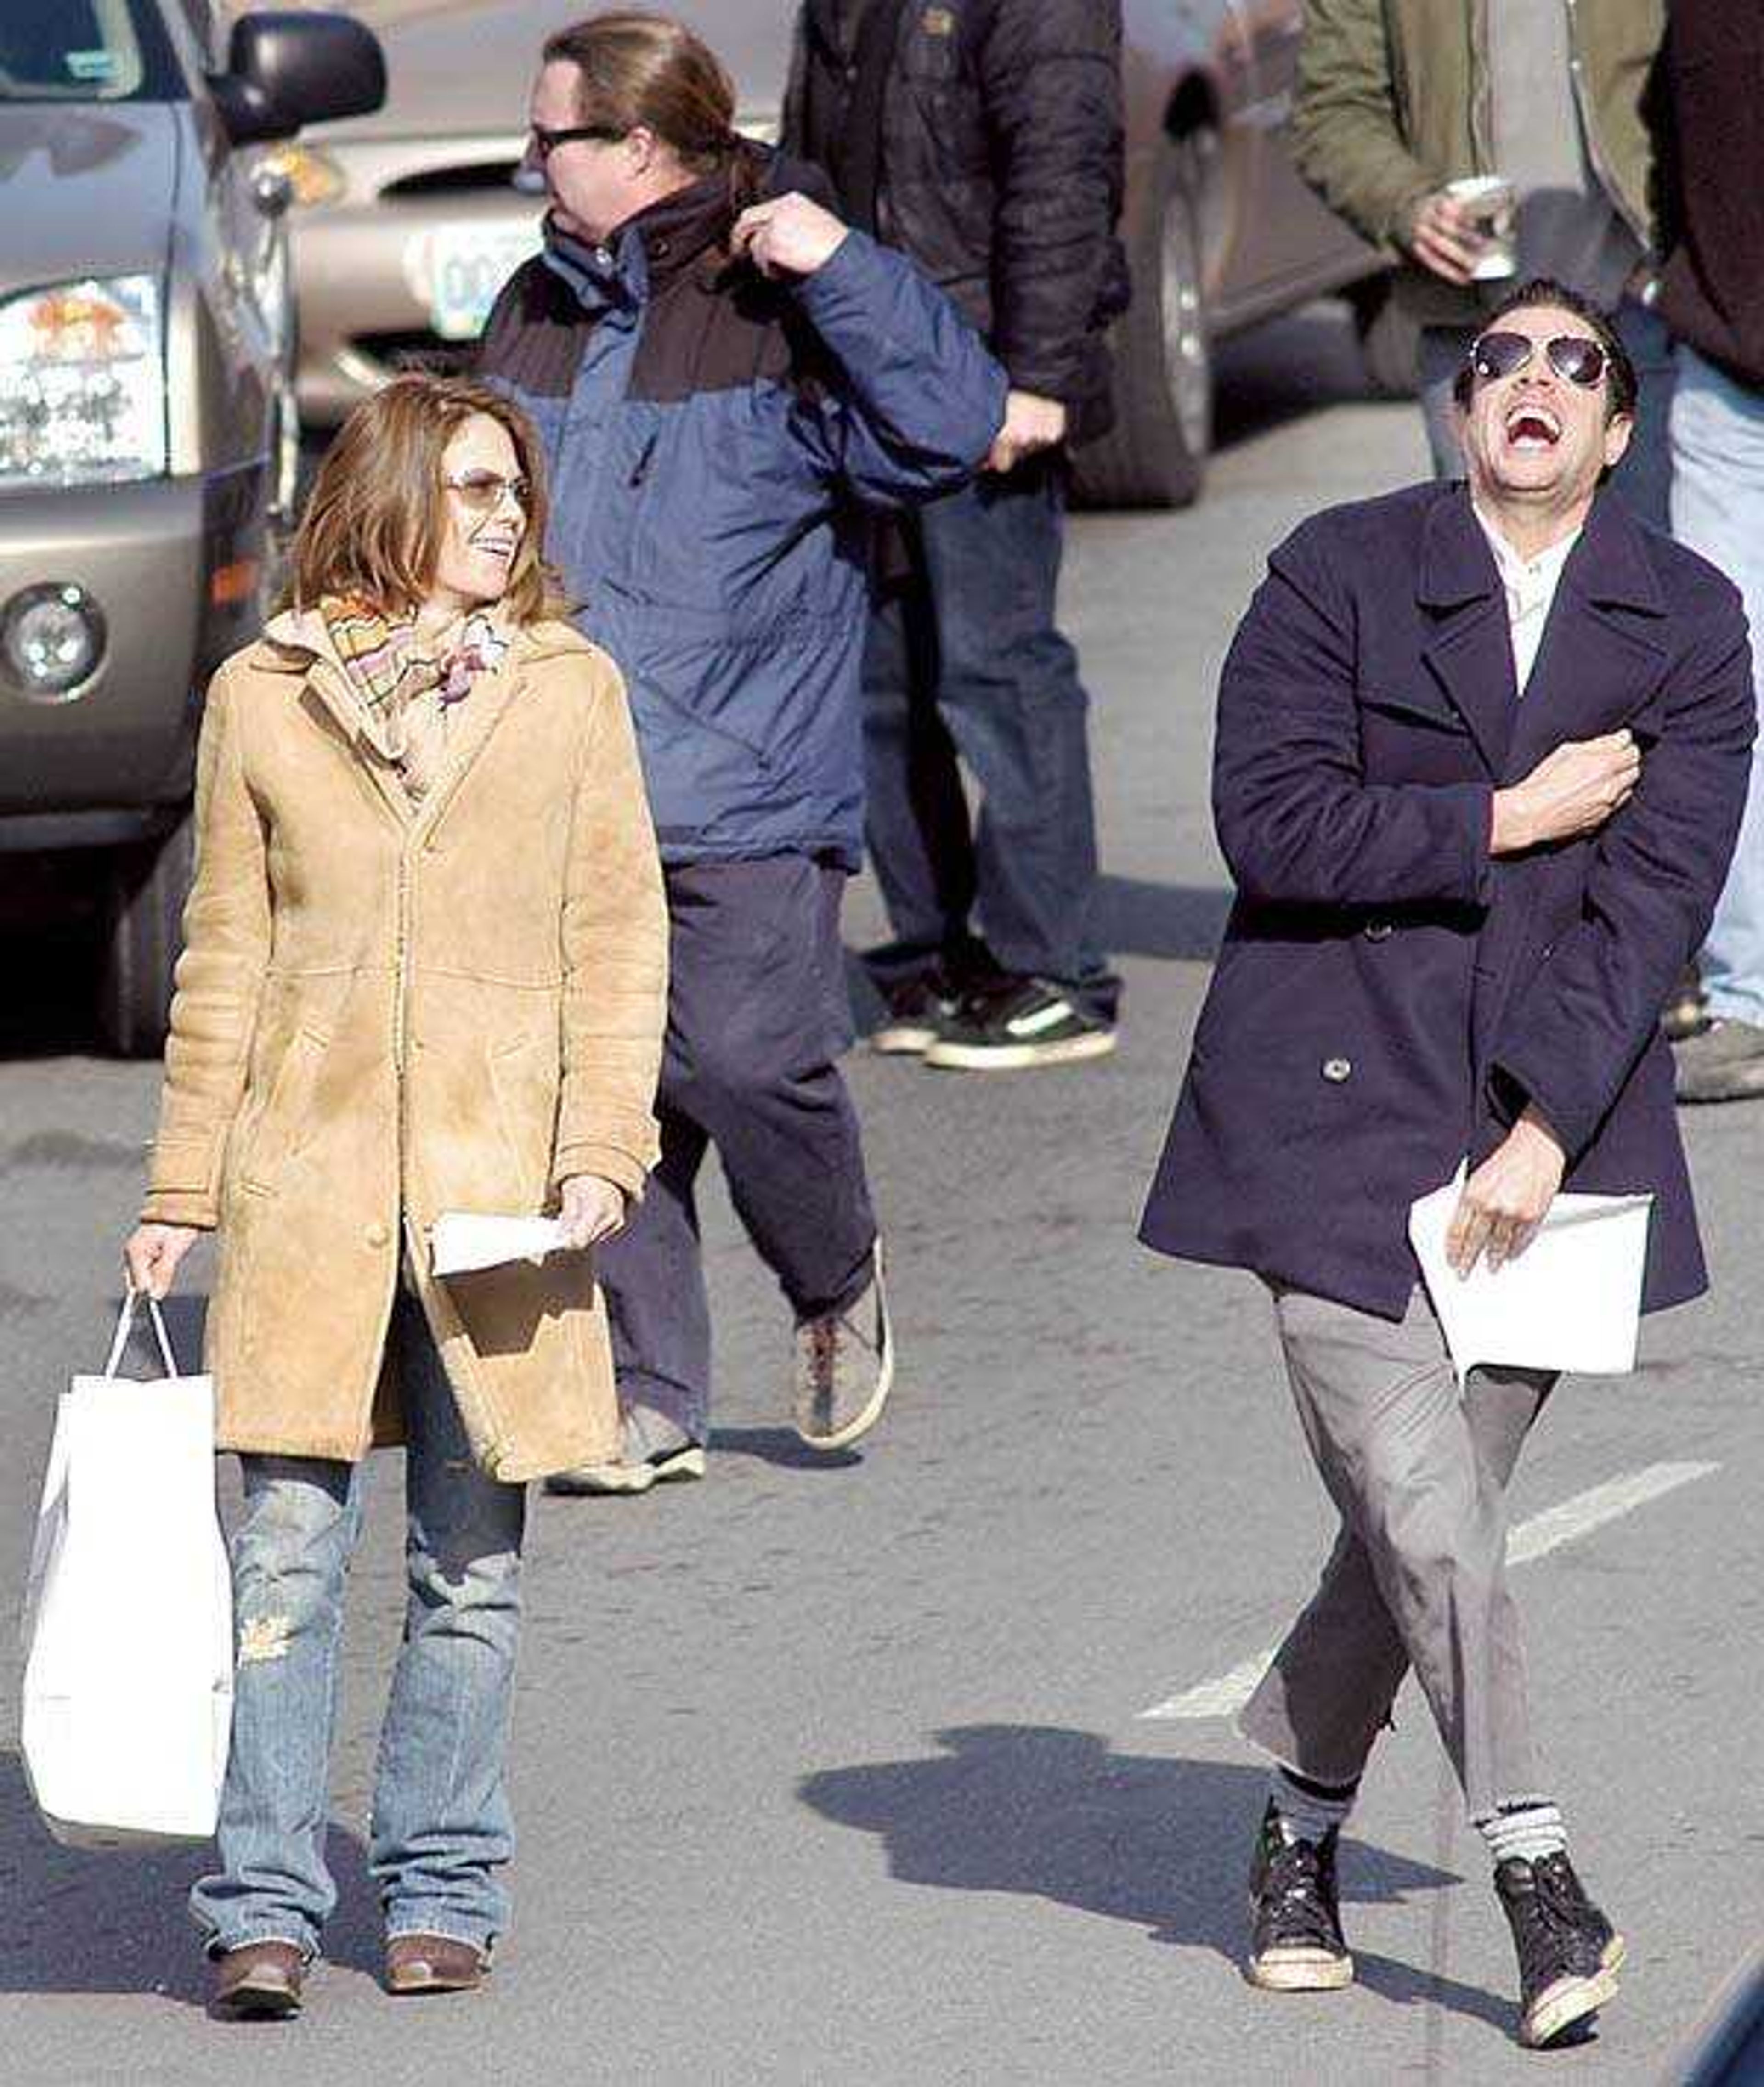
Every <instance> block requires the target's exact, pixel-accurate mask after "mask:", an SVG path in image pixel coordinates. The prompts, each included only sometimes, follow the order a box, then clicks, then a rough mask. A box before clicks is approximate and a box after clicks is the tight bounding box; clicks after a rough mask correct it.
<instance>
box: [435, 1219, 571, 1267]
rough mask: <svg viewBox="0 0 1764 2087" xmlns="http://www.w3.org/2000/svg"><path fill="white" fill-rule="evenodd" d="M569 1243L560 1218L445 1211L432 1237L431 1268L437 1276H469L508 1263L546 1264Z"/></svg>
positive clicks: (437, 1220) (436, 1224)
mask: <svg viewBox="0 0 1764 2087" xmlns="http://www.w3.org/2000/svg"><path fill="white" fill-rule="evenodd" d="M566 1244H567V1242H566V1240H565V1238H564V1236H563V1227H562V1224H561V1223H560V1222H559V1221H558V1220H557V1218H502V1217H481V1216H478V1215H476V1214H473V1213H472V1212H470V1211H466V1210H443V1211H442V1214H441V1215H440V1216H439V1217H438V1218H436V1220H435V1222H434V1225H433V1227H431V1228H430V1231H429V1259H430V1265H431V1266H432V1268H433V1270H434V1273H435V1274H437V1275H468V1274H472V1273H473V1272H474V1271H475V1270H478V1269H481V1268H500V1267H501V1266H502V1264H503V1263H504V1262H505V1261H543V1260H544V1259H545V1256H546V1255H547V1254H548V1253H562V1252H563V1251H564V1250H565V1248H566Z"/></svg>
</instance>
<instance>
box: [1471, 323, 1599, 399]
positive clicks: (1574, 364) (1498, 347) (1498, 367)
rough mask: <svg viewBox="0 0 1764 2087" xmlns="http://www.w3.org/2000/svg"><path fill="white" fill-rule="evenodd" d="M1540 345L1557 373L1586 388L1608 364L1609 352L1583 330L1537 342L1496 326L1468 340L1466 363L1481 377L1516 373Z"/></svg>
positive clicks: (1596, 384) (1596, 385)
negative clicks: (1468, 360)
mask: <svg viewBox="0 0 1764 2087" xmlns="http://www.w3.org/2000/svg"><path fill="white" fill-rule="evenodd" d="M1540 347H1541V348H1542V349H1543V351H1544V354H1545V355H1547V356H1548V357H1549V366H1550V368H1551V369H1553V370H1554V371H1555V373H1556V374H1557V376H1558V377H1560V378H1563V379H1564V380H1565V382H1568V383H1570V384H1578V385H1579V386H1582V389H1584V390H1586V391H1597V390H1598V388H1599V386H1600V385H1601V384H1602V383H1603V382H1604V374H1605V372H1606V370H1607V369H1609V367H1610V365H1611V358H1610V356H1608V354H1607V353H1606V352H1605V351H1604V348H1602V347H1601V346H1600V344H1599V343H1598V342H1597V341H1595V340H1594V339H1592V338H1591V335H1587V334H1583V333H1559V334H1557V335H1555V337H1554V338H1553V339H1550V340H1546V341H1542V342H1539V341H1535V340H1533V339H1532V338H1531V335H1529V334H1526V333H1510V332H1507V331H1505V330H1504V329H1500V328H1497V330H1496V331H1494V332H1493V333H1485V334H1483V335H1480V338H1479V339H1476V340H1474V341H1472V342H1471V347H1470V366H1471V369H1473V370H1475V372H1476V374H1477V376H1479V377H1480V378H1483V379H1484V381H1486V380H1488V379H1489V378H1495V377H1514V376H1517V375H1518V373H1519V371H1520V370H1522V369H1523V368H1524V367H1525V365H1526V364H1527V363H1528V362H1529V361H1531V356H1532V355H1533V354H1534V353H1535V351H1536V350H1537V349H1538V348H1540Z"/></svg>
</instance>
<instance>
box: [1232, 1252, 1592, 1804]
mask: <svg viewBox="0 0 1764 2087" xmlns="http://www.w3.org/2000/svg"><path fill="white" fill-rule="evenodd" d="M1275 1317H1276V1320H1277V1321H1278V1324H1279V1333H1280V1342H1281V1345H1282V1347H1283V1349H1284V1351H1285V1355H1286V1367H1287V1375H1288V1378H1289V1380H1290V1381H1291V1383H1292V1398H1293V1402H1294V1403H1295V1404H1296V1406H1297V1408H1298V1415H1299V1423H1300V1425H1301V1427H1302V1428H1304V1430H1305V1439H1306V1440H1307V1441H1308V1442H1309V1445H1310V1449H1311V1454H1312V1456H1313V1457H1314V1458H1315V1460H1316V1463H1317V1468H1318V1472H1319V1473H1320V1474H1321V1475H1322V1480H1323V1483H1324V1484H1325V1486H1326V1487H1328V1489H1329V1495H1330V1499H1331V1500H1333V1501H1334V1502H1335V1506H1336V1507H1337V1509H1339V1512H1340V1514H1341V1531H1340V1534H1339V1536H1338V1537H1337V1539H1336V1542H1335V1548H1334V1550H1333V1551H1331V1552H1330V1556H1329V1561H1328V1563H1327V1564H1326V1565H1325V1567H1324V1568H1323V1576H1322V1581H1320V1583H1319V1584H1318V1590H1317V1592H1316V1594H1314V1595H1313V1596H1312V1598H1311V1601H1310V1603H1309V1607H1307V1608H1306V1609H1305V1611H1304V1613H1303V1614H1302V1615H1301V1616H1300V1617H1299V1620H1298V1621H1297V1622H1296V1624H1294V1625H1293V1626H1292V1629H1291V1631H1290V1632H1288V1635H1287V1638H1286V1641H1285V1643H1284V1644H1283V1645H1282V1646H1281V1647H1280V1649H1279V1651H1278V1652H1277V1653H1276V1654H1275V1658H1274V1663H1273V1665H1272V1666H1271V1667H1270V1668H1269V1670H1268V1671H1267V1673H1266V1675H1264V1676H1263V1678H1262V1683H1261V1684H1260V1686H1259V1687H1258V1688H1257V1690H1256V1692H1255V1694H1254V1696H1251V1698H1250V1699H1249V1703H1248V1704H1247V1705H1245V1708H1244V1710H1243V1713H1242V1715H1241V1717H1240V1718H1239V1719H1238V1724H1237V1729H1238V1730H1239V1731H1240V1732H1241V1733H1242V1734H1243V1735H1244V1737H1245V1739H1249V1740H1250V1741H1252V1742H1253V1743H1254V1744H1255V1745H1257V1746H1258V1747H1260V1748H1262V1749H1263V1750H1264V1751H1265V1752H1267V1753H1270V1754H1271V1755H1272V1756H1274V1757H1275V1760H1276V1761H1281V1762H1283V1764H1284V1765H1286V1766H1287V1767H1288V1768H1290V1769H1296V1771H1297V1773H1299V1774H1301V1775H1304V1776H1308V1777H1310V1778H1313V1780H1314V1781H1316V1782H1325V1783H1332V1784H1337V1785H1344V1784H1347V1783H1351V1782H1356V1780H1357V1779H1358V1778H1359V1776H1360V1772H1361V1770H1362V1769H1364V1768H1365V1765H1366V1761H1367V1759H1368V1756H1369V1755H1370V1753H1371V1752H1372V1747H1373V1741H1374V1740H1375V1739H1377V1735H1378V1733H1379V1731H1380V1729H1381V1728H1382V1726H1384V1725H1385V1724H1386V1723H1387V1722H1389V1718H1390V1705H1391V1704H1392V1703H1393V1702H1394V1701H1395V1698H1396V1692H1397V1690H1398V1689H1399V1687H1400V1686H1401V1685H1402V1682H1403V1676H1404V1675H1405V1674H1407V1671H1409V1669H1410V1667H1413V1668H1414V1670H1415V1674H1416V1679H1418V1680H1419V1681H1420V1684H1421V1688H1422V1690H1423V1692H1424V1694H1425V1695H1426V1697H1427V1701H1428V1707H1429V1709H1431V1710H1432V1712H1433V1722H1434V1723H1435V1724H1436V1725H1437V1726H1438V1728H1439V1735H1440V1737H1441V1739H1442V1740H1443V1741H1444V1742H1445V1745H1446V1752H1447V1753H1448V1754H1449V1755H1450V1757H1451V1764H1452V1766H1453V1768H1454V1769H1455V1770H1456V1771H1457V1775H1458V1780H1459V1782H1460V1784H1461V1785H1462V1786H1463V1792H1464V1799H1465V1803H1466V1804H1467V1807H1468V1810H1469V1813H1470V1816H1471V1818H1472V1819H1473V1820H1481V1819H1484V1818H1486V1817H1488V1816H1490V1815H1492V1814H1493V1812H1495V1811H1496V1810H1497V1808H1498V1807H1500V1806H1501V1805H1502V1804H1505V1803H1511V1802H1513V1801H1514V1799H1521V1798H1526V1797H1532V1796H1535V1795H1538V1783H1537V1771H1536V1768H1535V1763H1534V1760H1533V1756H1532V1750H1531V1718H1530V1713H1529V1710H1528V1709H1527V1701H1526V1684H1525V1654H1524V1648H1523V1644H1522V1641H1521V1632H1520V1628H1519V1617H1518V1610H1517V1608H1516V1607H1514V1602H1513V1597H1512V1595H1511V1594H1510V1592H1509V1591H1508V1588H1507V1578H1506V1540H1507V1515H1506V1485H1507V1481H1508V1479H1510V1477H1511V1475H1512V1472H1513V1466H1514V1463H1515V1462H1517V1460H1518V1453H1519V1447H1520V1445H1521V1444H1522V1443H1523V1441H1524V1440H1525V1436H1526V1434H1527V1431H1528V1430H1529V1429H1530V1428H1531V1423H1532V1422H1533V1421H1534V1420H1535V1419H1536V1417H1537V1415H1538V1413H1539V1412H1540V1410H1541V1409H1542V1406H1543V1404H1544V1400H1545V1399H1546V1398H1548V1396H1549V1393H1550V1390H1551V1388H1552V1386H1553V1385H1554V1383H1555V1378H1554V1376H1553V1375H1552V1374H1550V1373H1548V1372H1543V1371H1538V1370H1510V1369H1502V1370H1490V1369H1478V1370H1472V1371H1471V1373H1470V1377H1469V1381H1468V1382H1467V1385H1466V1387H1465V1389H1464V1392H1463V1395H1462V1396H1460V1394H1459V1390H1458V1386H1457V1382H1456V1380H1455V1379H1454V1376H1453V1374H1452V1368H1451V1364H1450V1359H1448V1357H1447V1355H1446V1344H1445V1339H1444V1337H1443V1335H1442V1334H1441V1332H1440V1329H1439V1325H1438V1321H1437V1320H1436V1319H1435V1318H1434V1317H1433V1310H1432V1308H1431V1307H1430V1306H1429V1304H1428V1301H1427V1296H1426V1293H1425V1291H1423V1290H1421V1289H1420V1288H1417V1289H1416V1291H1415V1293H1414V1295H1413V1296H1412V1299H1411V1300H1410V1303H1409V1309H1408V1313H1407V1317H1405V1318H1404V1319H1403V1322H1402V1323H1401V1325H1392V1324H1391V1323H1390V1321H1388V1320H1386V1319H1378V1318H1374V1317H1372V1316H1371V1315H1370V1314H1369V1313H1367V1312H1356V1311H1353V1310H1352V1309H1351V1308H1349V1307H1348V1306H1347V1305H1344V1304H1330V1302H1328V1301H1327V1300H1326V1299H1323V1298H1321V1297H1311V1296H1308V1295H1305V1293H1304V1292H1303V1291H1296V1290H1283V1289H1280V1288H1278V1287H1276V1288H1275Z"/></svg>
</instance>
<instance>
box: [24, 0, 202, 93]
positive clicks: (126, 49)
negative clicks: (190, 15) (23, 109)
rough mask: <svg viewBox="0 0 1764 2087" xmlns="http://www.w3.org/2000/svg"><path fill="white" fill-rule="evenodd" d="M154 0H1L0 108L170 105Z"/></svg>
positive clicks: (172, 85) (168, 58)
mask: <svg viewBox="0 0 1764 2087" xmlns="http://www.w3.org/2000/svg"><path fill="white" fill-rule="evenodd" d="M184 92H185V89H184V85H183V82H182V78H181V77H180V75H179V73H178V70H177V59H176V58H175V56H174V55H173V50H172V46H171V41H170V39H169V36H167V34H166V32H165V25H164V23H163V22H162V21H161V20H160V16H159V13H158V9H157V4H156V0H0V102H9V101H172V100H181V99H182V96H183V94H184Z"/></svg>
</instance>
